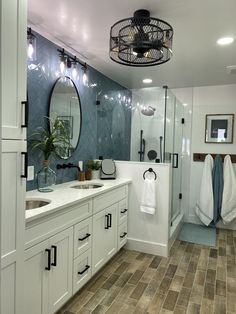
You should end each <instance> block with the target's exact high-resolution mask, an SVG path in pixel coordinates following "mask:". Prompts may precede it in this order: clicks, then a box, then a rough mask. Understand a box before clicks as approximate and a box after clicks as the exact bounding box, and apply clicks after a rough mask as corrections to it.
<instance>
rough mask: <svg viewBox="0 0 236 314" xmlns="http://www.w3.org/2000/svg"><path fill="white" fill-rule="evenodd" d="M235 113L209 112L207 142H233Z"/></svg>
mask: <svg viewBox="0 0 236 314" xmlns="http://www.w3.org/2000/svg"><path fill="white" fill-rule="evenodd" d="M233 132H234V114H207V115H206V123H205V143H216V144H230V143H233Z"/></svg>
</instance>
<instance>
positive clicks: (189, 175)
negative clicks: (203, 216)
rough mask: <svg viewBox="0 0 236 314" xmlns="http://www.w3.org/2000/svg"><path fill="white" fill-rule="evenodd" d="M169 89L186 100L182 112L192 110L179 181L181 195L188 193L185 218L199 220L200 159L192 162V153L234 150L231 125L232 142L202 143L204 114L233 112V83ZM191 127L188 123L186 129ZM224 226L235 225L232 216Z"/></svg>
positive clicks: (235, 100)
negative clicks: (186, 158) (187, 152)
mask: <svg viewBox="0 0 236 314" xmlns="http://www.w3.org/2000/svg"><path fill="white" fill-rule="evenodd" d="M173 92H174V93H175V95H176V96H177V97H178V98H179V99H180V101H182V102H184V103H186V104H187V106H186V108H188V107H189V112H186V114H188V115H189V113H190V111H191V110H192V113H191V115H192V119H190V120H189V123H190V124H191V128H192V130H189V131H188V132H189V134H190V131H191V147H190V166H189V167H188V170H187V171H186V172H185V173H184V177H185V178H183V181H184V182H185V183H184V184H183V195H184V194H186V195H189V198H185V203H184V204H183V208H184V211H185V220H187V221H189V222H194V223H200V221H199V219H198V218H197V217H196V215H195V211H194V209H195V205H196V202H197V199H198V196H199V190H200V182H201V175H202V169H203V163H202V162H193V153H222V154H236V144H235V141H236V127H235V126H234V143H233V144H206V143H205V142H204V135H205V116H206V114H217V113H221V114H227V113H233V114H235V115H236V85H222V86H204V87H194V88H186V89H183V88H182V89H174V90H173ZM191 105H192V109H191ZM191 120H192V121H191ZM191 128H190V125H189V129H191ZM234 168H235V170H236V165H234ZM187 182H189V188H188V187H187ZM185 189H186V190H185ZM219 226H221V227H222V226H223V225H222V224H219ZM223 227H226V226H223ZM227 227H228V228H231V229H236V220H234V221H233V222H232V223H231V224H229V225H228V226H227Z"/></svg>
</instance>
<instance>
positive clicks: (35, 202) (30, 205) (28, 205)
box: [25, 199, 51, 210]
mask: <svg viewBox="0 0 236 314" xmlns="http://www.w3.org/2000/svg"><path fill="white" fill-rule="evenodd" d="M50 203H51V201H49V200H40V199H32V200H26V201H25V210H29V209H35V208H39V207H43V206H46V205H48V204H50Z"/></svg>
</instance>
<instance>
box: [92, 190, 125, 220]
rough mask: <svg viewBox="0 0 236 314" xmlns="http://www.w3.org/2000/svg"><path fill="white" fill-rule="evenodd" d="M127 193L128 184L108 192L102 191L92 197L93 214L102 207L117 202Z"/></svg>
mask: <svg viewBox="0 0 236 314" xmlns="http://www.w3.org/2000/svg"><path fill="white" fill-rule="evenodd" d="M127 195H128V186H127V185H125V186H121V187H119V188H117V189H114V190H112V191H110V192H107V193H104V194H102V195H100V196H97V197H95V198H94V199H93V214H96V213H98V212H100V211H101V210H102V209H104V208H106V207H109V206H111V205H113V204H114V203H117V202H119V201H120V200H122V199H123V198H125V197H127Z"/></svg>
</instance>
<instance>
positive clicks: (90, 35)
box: [28, 0, 236, 88]
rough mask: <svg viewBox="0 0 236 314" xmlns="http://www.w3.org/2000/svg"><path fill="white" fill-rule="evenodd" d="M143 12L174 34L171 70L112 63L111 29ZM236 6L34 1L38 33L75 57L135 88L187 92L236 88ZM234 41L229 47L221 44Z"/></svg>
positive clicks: (162, 0) (227, 2) (165, 0)
mask: <svg viewBox="0 0 236 314" xmlns="http://www.w3.org/2000/svg"><path fill="white" fill-rule="evenodd" d="M137 9H148V10H150V12H151V16H153V17H158V18H161V19H163V20H166V21H167V22H168V23H170V24H171V25H172V26H173V28H174V40H173V57H172V59H171V60H170V61H169V62H167V63H166V64H163V65H159V66H154V67H146V68H135V67H127V66H123V65H119V64H117V63H115V62H113V61H111V60H110V58H109V54H108V52H109V33H110V27H111V25H113V24H114V23H115V22H116V21H118V20H120V19H122V18H126V17H130V16H132V15H133V12H134V11H135V10H137ZM235 14H236V0H142V1H141V0H126V1H124V0H116V1H115V0H93V1H92V0H86V1H85V0H67V1H65V0H40V1H38V0H28V20H29V25H30V26H32V29H33V30H35V31H38V32H39V33H40V34H42V35H43V36H45V37H47V38H48V39H50V40H52V41H54V42H55V43H57V44H59V45H60V46H61V47H64V48H66V49H67V51H70V52H73V53H74V54H75V51H76V52H78V53H79V54H78V53H76V54H77V56H78V57H80V58H81V59H82V60H84V61H86V62H87V63H88V64H89V65H91V66H93V67H94V68H96V69H97V70H99V71H100V72H102V73H103V74H105V75H107V76H108V77H110V78H112V79H114V80H115V81H117V82H119V83H120V84H122V85H124V86H127V87H129V88H139V87H144V84H143V83H142V79H143V78H146V77H148V78H152V79H153V83H152V84H151V85H149V86H163V85H168V86H169V87H172V88H173V87H187V86H203V85H219V84H233V83H236V75H235V74H234V75H229V74H227V72H226V66H228V65H236V22H235ZM224 36H233V37H234V38H235V42H234V43H233V44H232V45H229V46H224V47H221V46H218V45H217V44H216V40H217V39H218V38H220V37H224Z"/></svg>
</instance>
